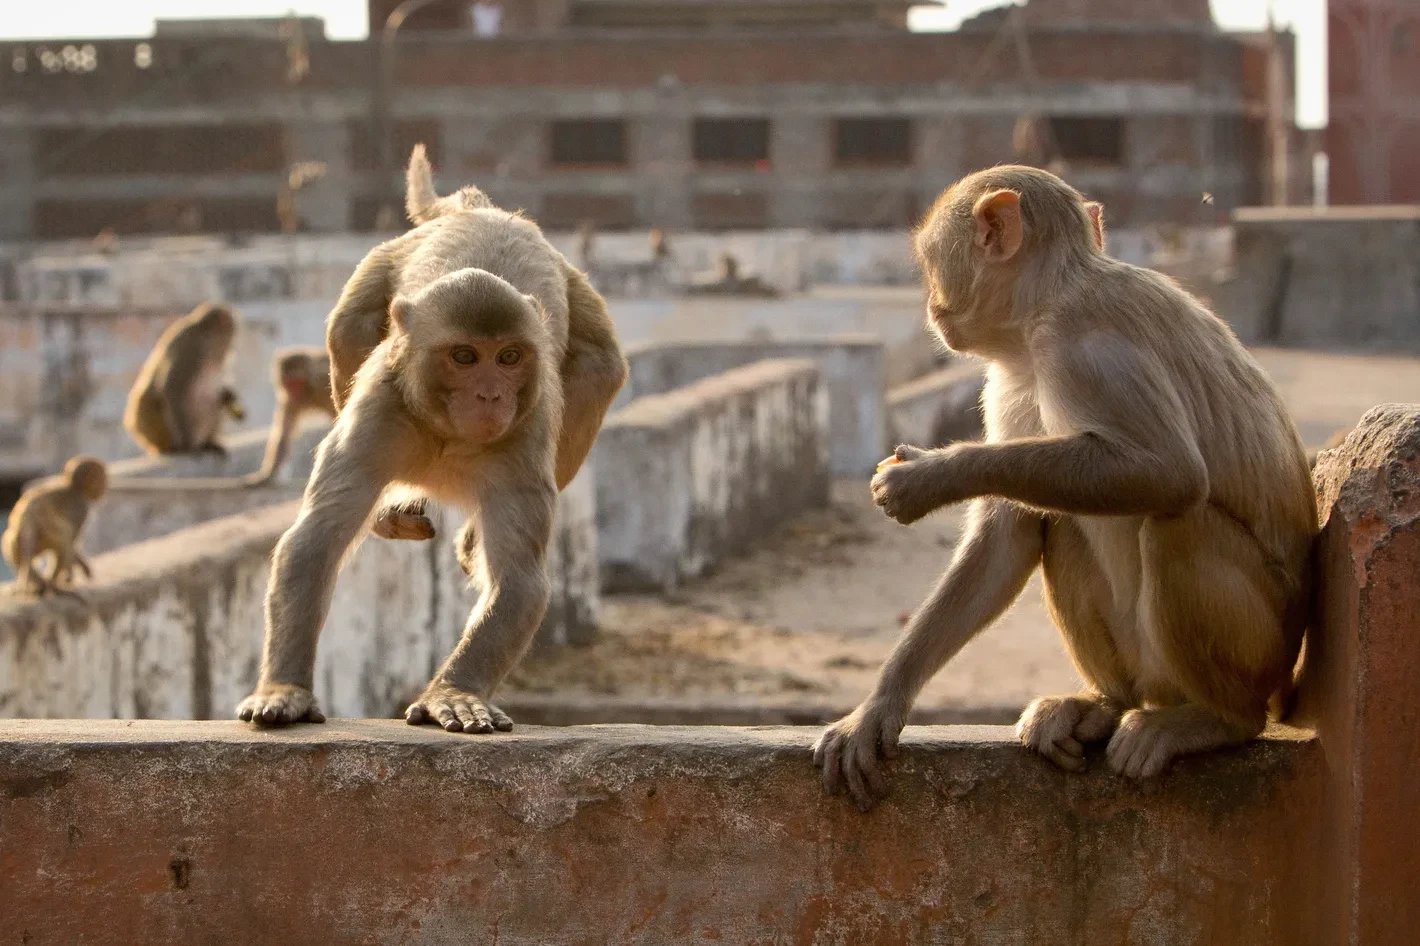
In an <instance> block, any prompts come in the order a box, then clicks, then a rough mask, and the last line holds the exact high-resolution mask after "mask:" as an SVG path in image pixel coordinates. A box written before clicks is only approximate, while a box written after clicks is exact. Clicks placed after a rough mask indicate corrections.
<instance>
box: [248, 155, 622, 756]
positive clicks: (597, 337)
mask: <svg viewBox="0 0 1420 946" xmlns="http://www.w3.org/2000/svg"><path fill="white" fill-rule="evenodd" d="M409 174H410V189H409V210H410V216H411V218H413V219H414V220H415V221H416V222H421V221H422V222H421V223H420V225H419V226H417V227H416V228H415V229H413V230H411V231H410V232H409V233H406V234H404V235H403V236H400V237H397V238H395V239H393V240H390V241H389V242H387V243H384V244H382V245H380V246H378V247H376V248H375V249H374V250H372V251H371V252H370V253H369V255H367V256H366V257H365V259H364V260H363V261H362V262H361V263H360V265H359V267H358V268H357V269H356V271H355V273H354V274H353V275H352V276H351V278H350V281H349V282H348V283H347V284H346V286H345V290H344V291H343V292H342V294H341V296H340V299H339V300H338V301H337V302H336V305H335V308H334V309H333V310H332V311H331V314H330V318H329V320H328V322H327V335H326V337H327V348H328V350H329V352H330V369H331V383H332V394H333V396H334V399H335V402H336V405H337V406H338V407H339V410H340V414H339V416H338V417H337V418H336V422H335V426H334V427H333V428H332V430H331V432H330V434H329V435H328V436H327V437H326V438H325V440H324V442H322V444H321V446H320V448H319V450H318V451H317V453H316V464H315V469H314V471H313V472H312V474H311V478H310V481H309V483H308V484H307V486H306V492H305V498H304V501H303V503H302V507H301V513H300V515H299V517H298V518H297V520H296V523H295V525H293V526H292V527H291V529H290V530H288V531H287V533H286V534H285V535H284V536H283V537H282V538H281V541H280V542H279V543H278V544H277V547H276V551H275V553H274V554H273V561H272V575H271V583H270V586H269V589H268V593H267V599H266V642H265V647H264V654H263V659H262V666H261V674H260V679H259V680H258V682H257V686H256V691H255V692H254V693H252V695H251V696H249V697H247V698H246V699H245V700H243V701H242V702H241V704H240V705H239V706H238V708H237V714H238V716H239V717H240V718H242V719H244V720H251V721H253V722H257V723H263V724H281V723H292V722H299V721H308V722H320V721H322V720H323V719H324V716H323V715H322V714H321V712H320V709H319V708H318V706H317V704H316V700H315V696H314V694H313V693H312V683H313V677H314V672H315V653H316V638H317V635H318V634H319V633H320V630H321V626H322V625H323V624H324V623H325V619H326V615H327V612H328V611H329V608H330V600H331V593H332V589H333V586H334V583H335V578H336V574H337V572H338V571H339V568H340V563H341V561H342V559H343V558H344V557H345V555H346V552H347V551H348V550H349V548H350V546H351V545H352V544H353V543H354V542H355V541H356V539H357V538H358V537H359V536H360V534H361V533H362V532H363V531H364V530H365V529H366V528H367V527H368V526H369V524H370V523H371V521H372V519H373V518H379V517H378V516H376V510H377V508H378V506H379V504H380V503H381V502H382V497H384V496H385V495H386V491H387V490H388V489H390V488H392V487H394V488H401V487H402V488H407V489H411V490H413V491H414V492H416V493H417V494H418V495H421V496H423V495H428V496H433V497H435V498H437V499H440V500H442V501H445V502H447V503H450V504H451V505H454V506H456V507H459V508H462V509H464V510H466V511H467V512H468V513H469V514H470V517H471V518H470V526H469V528H467V529H465V530H464V532H463V535H464V536H465V537H470V536H476V543H475V542H474V541H473V540H472V539H471V538H469V539H466V541H467V545H466V546H465V548H464V549H463V550H462V551H461V558H462V559H463V561H464V563H465V567H466V568H467V569H468V570H470V571H471V572H472V573H473V575H474V577H475V579H476V581H477V584H478V586H479V590H480V592H481V596H480V598H479V602H478V605H477V607H476V608H475V609H474V611H473V614H472V615H471V616H470V618H469V621H468V625H467V627H466V629H465V631H464V636H463V639H462V640H461V641H460V642H459V644H458V645H457V647H456V648H455V649H454V652H453V654H451V655H450V656H449V658H448V660H446V661H445V663H444V665H443V666H442V667H441V668H440V669H439V670H438V672H437V673H436V674H435V677H434V679H433V680H432V681H431V682H430V684H429V685H428V687H427V688H426V689H425V690H424V693H423V694H422V695H421V696H420V697H419V699H417V700H416V701H415V702H414V703H413V704H412V705H411V706H410V707H409V709H408V710H407V711H406V719H407V720H408V721H409V722H410V723H411V724H418V723H422V722H426V721H433V722H436V723H438V724H439V725H441V726H443V727H444V728H445V729H447V730H449V731H451V732H457V731H462V732H491V731H493V730H494V729H499V730H507V729H511V728H512V720H510V719H509V718H508V717H507V715H506V714H504V713H502V712H501V711H499V710H498V709H497V708H496V707H495V706H493V705H492V704H491V703H490V702H489V700H490V698H491V697H492V695H493V691H494V689H495V688H496V687H497V686H498V684H499V683H500V682H501V681H502V679H503V677H504V676H505V675H506V674H507V672H508V671H509V670H510V669H511V668H512V666H513V664H514V663H515V662H516V661H517V660H518V658H519V657H520V656H521V654H522V652H523V651H524V649H525V648H526V647H527V644H528V642H529V641H530V640H531V639H532V636H533V634H534V632H535V631H536V630H537V627H538V625H539V624H540V623H541V621H542V618H543V615H544V613H545V612H546V610H547V604H548V600H549V597H550V593H551V587H550V584H549V581H548V577H547V574H546V568H545V562H546V555H547V548H548V543H549V542H550V540H551V533H552V522H553V513H554V510H555V507H556V503H557V493H558V491H559V490H560V489H561V488H562V487H564V486H565V485H566V484H567V483H568V482H570V481H571V479H572V477H573V476H574V475H575V474H576V472H577V469H578V468H579V467H580V466H581V465H582V462H583V461H584V460H585V459H586V456H587V452H588V451H589V450H590V449H591V445H592V442H593V440H595V439H596V435H597V430H598V429H599V428H600V426H601V421H602V418H603V416H604V415H605V413H606V411H607V409H608V408H609V407H610V405H611V402H612V400H613V399H614V398H615V396H616V393H617V391H618V390H620V388H621V385H622V384H623V382H624V381H625V378H626V373H627V366H626V360H625V358H624V357H623V356H622V354H621V348H620V346H619V345H618V344H617V341H616V334H615V331H614V329H613V326H612V322H611V318H610V316H609V315H608V313H607V311H606V305H605V303H604V302H603V301H602V299H601V297H600V296H599V295H597V294H596V293H595V292H594V291H593V290H592V289H591V287H590V286H589V285H588V283H587V281H586V277H585V276H584V275H583V274H582V273H580V272H578V271H577V270H575V269H573V268H572V267H571V266H570V265H569V264H568V263H567V261H566V260H565V259H564V258H563V257H562V255H561V254H560V253H558V252H557V250H556V249H554V248H553V247H552V245H551V244H550V243H548V242H547V240H546V239H545V238H544V237H543V235H542V232H541V231H540V230H539V229H538V228H537V225H536V224H534V223H533V222H532V221H531V220H528V219H526V218H524V217H522V216H520V215H518V214H514V213H509V212H507V211H503V210H499V209H497V208H495V207H493V206H491V204H490V203H489V201H488V200H487V198H486V197H484V196H483V195H482V194H481V193H479V192H478V191H477V190H476V189H474V188H464V189H463V190H461V191H459V192H458V194H456V195H454V196H453V197H451V198H437V197H436V196H435V195H434V189H433V185H432V183H431V182H430V180H429V167H428V162H427V161H426V160H425V159H424V154H423V149H422V148H420V149H416V150H415V152H414V155H413V157H412V158H411V161H410V171H409ZM385 518H388V517H385ZM414 518H422V517H414ZM430 531H432V529H431V530H430Z"/></svg>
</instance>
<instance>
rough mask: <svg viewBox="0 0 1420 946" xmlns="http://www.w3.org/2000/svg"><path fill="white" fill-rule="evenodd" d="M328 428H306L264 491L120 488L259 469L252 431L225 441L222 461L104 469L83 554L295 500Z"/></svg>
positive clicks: (162, 460)
mask: <svg viewBox="0 0 1420 946" xmlns="http://www.w3.org/2000/svg"><path fill="white" fill-rule="evenodd" d="M329 429H330V425H329V423H328V422H327V421H325V420H323V419H313V420H312V422H310V423H308V424H306V425H305V426H304V427H303V428H302V430H301V433H300V436H299V438H298V439H297V440H296V442H295V443H294V444H292V445H291V455H290V457H289V458H288V460H287V462H286V464H285V466H284V468H283V470H282V473H283V475H282V476H280V477H278V478H277V480H276V481H274V482H272V483H271V484H269V485H266V486H258V487H234V488H229V489H203V488H197V487H191V486H188V487H184V486H178V485H174V486H172V487H170V488H167V487H165V488H158V489H155V488H153V486H152V484H151V483H149V482H144V483H142V484H141V487H142V488H125V487H124V484H123V482H122V481H123V480H124V479H141V480H145V481H150V480H153V479H171V478H174V477H182V478H187V477H235V476H241V475H242V474H244V473H250V472H253V471H255V470H257V469H259V468H260V466H261V460H262V457H263V456H264V455H265V450H266V437H267V431H266V430H265V429H262V430H251V431H245V432H243V433H240V434H237V435H236V436H234V437H232V438H230V439H229V440H228V441H227V449H228V455H227V457H226V459H225V460H224V459H222V458H220V457H216V456H211V455H208V456H201V457H197V456H173V457H143V458H140V459H134V460H121V461H119V462H118V463H112V464H110V465H109V476H110V490H109V493H108V495H107V496H105V497H104V499H103V501H102V502H100V503H99V504H98V505H96V506H95V507H94V509H93V510H92V511H91V512H90V513H89V519H88V521H87V522H86V523H85V525H84V538H83V545H84V549H85V550H86V551H87V552H88V553H89V554H90V555H98V554H102V553H104V552H111V551H113V550H115V549H119V548H122V547H123V546H125V545H132V544H133V543H135V542H142V541H145V540H147V539H152V538H157V537H158V536H161V535H167V534H169V533H171V532H176V531H177V530H179V529H186V528H187V527H189V526H195V525H197V524H199V523H203V522H210V521H211V520H213V519H221V518H222V517H224V516H234V515H237V514H238V513H243V512H248V511H250V510H253V509H262V508H265V507H267V506H275V505H279V504H280V503H284V502H288V501H290V500H292V499H299V498H300V497H301V493H302V492H303V491H304V489H305V481H306V479H307V477H309V476H310V473H311V466H312V464H313V463H314V460H315V451H316V447H318V446H320V442H321V440H322V439H323V438H324V437H325V434H326V432H327V431H328V430H329Z"/></svg>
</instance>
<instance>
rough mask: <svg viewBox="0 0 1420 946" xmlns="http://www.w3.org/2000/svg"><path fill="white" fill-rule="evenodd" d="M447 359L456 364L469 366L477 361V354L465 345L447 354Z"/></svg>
mask: <svg viewBox="0 0 1420 946" xmlns="http://www.w3.org/2000/svg"><path fill="white" fill-rule="evenodd" d="M449 357H450V358H452V359H453V360H454V361H455V362H457V363H458V364H461V365H471V364H473V363H474V362H476V361H478V352H476V351H474V350H473V349H472V348H469V347H468V346H467V345H463V346H460V347H458V348H455V349H454V350H453V351H451V352H449Z"/></svg>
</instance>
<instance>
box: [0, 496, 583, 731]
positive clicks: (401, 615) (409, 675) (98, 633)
mask: <svg viewBox="0 0 1420 946" xmlns="http://www.w3.org/2000/svg"><path fill="white" fill-rule="evenodd" d="M594 501H595V497H594V493H593V485H592V478H591V475H590V472H589V471H584V472H583V474H581V475H579V476H578V477H577V479H576V480H574V481H573V482H572V484H571V485H570V486H569V487H568V488H567V490H566V491H564V492H563V494H562V499H561V501H560V503H559V506H558V525H557V532H556V533H555V535H554V541H553V543H552V547H551V550H550V554H549V557H548V559H549V560H548V574H549V576H550V577H551V579H552V587H553V599H552V604H551V606H550V607H549V609H548V615H547V618H546V619H545V620H544V622H543V626H542V629H541V630H540V631H539V642H540V643H541V644H543V645H553V644H564V643H568V642H574V641H581V640H586V639H588V638H589V637H590V636H591V635H592V634H594V633H595V630H596V623H597V619H598V607H599V602H600V596H599V587H598V581H597V555H596V528H595V513H594V511H593V503H594ZM299 507H300V503H299V502H288V503H285V504H282V505H278V506H272V507H267V508H264V509H257V510H251V511H249V512H246V513H243V514H242V515H240V516H234V517H230V518H225V519H216V520H213V521H211V522H207V523H204V524H202V525H199V526H195V527H192V528H190V529H183V530H180V531H178V532H174V533H172V534H171V535H167V536H164V537H162V538H158V539H153V540H150V541H147V542H140V543H138V544H136V545H130V546H126V547H124V548H122V549H120V550H118V551H116V552H113V553H109V554H107V555H100V556H98V557H96V558H95V559H94V560H93V565H94V581H93V582H92V583H90V584H86V585H83V586H81V594H82V596H83V599H82V600H76V599H73V598H64V597H59V598H48V599H41V600H35V599H25V598H10V597H0V716H22V717H51V718H54V717H76V716H77V717H89V718H104V717H127V718H132V717H138V718H158V719H194V718H196V719H208V718H212V717H218V718H221V717H225V716H227V715H228V714H229V713H230V712H231V711H232V708H233V707H234V706H235V705H236V701H237V700H239V699H241V697H242V696H244V695H245V694H246V693H247V692H248V691H249V689H250V687H251V685H252V683H253V682H254V681H255V679H256V671H257V666H258V663H259V660H260V655H261V639H262V629H263V625H264V621H263V612H262V609H263V601H264V599H265V595H266V586H267V582H268V580H269V577H270V558H271V550H272V549H273V548H274V547H275V545H276V542H277V540H278V539H280V537H281V534H282V533H283V532H285V530H286V529H287V528H288V527H289V526H290V525H291V523H292V522H294V521H295V517H296V513H297V511H298V509H299ZM435 515H436V516H438V517H439V518H437V519H436V526H437V527H438V529H439V530H440V534H439V536H438V537H436V538H435V539H434V540H432V541H430V542H388V541H385V540H382V539H376V538H371V539H368V540H366V541H365V542H364V543H363V544H362V545H361V546H360V547H359V549H358V551H356V553H355V554H354V555H353V556H351V558H350V560H349V561H348V562H347V563H346V566H345V569H344V570H343V571H342V573H341V575H340V578H339V580H338V582H337V583H336V589H335V597H334V600H333V602H332V605H331V611H330V617H329V619H328V620H327V622H326V627H325V630H324V632H323V633H322V634H321V640H320V648H319V658H318V660H317V664H316V689H317V692H318V693H319V696H320V700H321V705H322V707H324V708H326V709H327V711H328V712H331V713H339V714H345V715H351V716H389V715H392V714H394V713H397V712H398V711H399V709H400V708H401V707H402V706H403V705H404V704H406V703H407V702H408V701H409V700H410V699H411V698H412V697H413V696H414V695H416V694H417V693H418V692H419V690H420V689H421V688H422V687H423V685H424V684H425V683H426V682H428V679H429V676H430V675H431V674H432V672H433V670H434V668H435V666H436V665H437V664H438V663H439V662H440V661H441V660H442V659H443V658H444V656H445V655H446V654H447V653H448V652H449V651H450V650H451V649H452V647H453V645H454V642H455V641H456V640H457V639H458V637H459V635H460V634H461V633H462V631H463V626H464V622H465V620H466V618H467V617H468V613H469V611H470V609H471V608H472V607H473V605H474V603H475V601H476V600H477V592H476V590H474V589H472V588H470V587H469V585H468V580H467V578H466V577H465V576H464V574H463V571H462V570H461V569H460V568H459V566H458V562H457V561H456V560H455V558H454V553H453V537H454V534H455V532H456V531H457V528H458V525H459V520H458V518H457V517H456V516H454V515H453V514H451V513H448V512H444V511H440V510H435Z"/></svg>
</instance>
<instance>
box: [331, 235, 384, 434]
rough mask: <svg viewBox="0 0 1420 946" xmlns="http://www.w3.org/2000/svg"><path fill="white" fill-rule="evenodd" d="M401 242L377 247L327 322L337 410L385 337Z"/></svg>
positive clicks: (349, 281) (345, 291)
mask: <svg viewBox="0 0 1420 946" xmlns="http://www.w3.org/2000/svg"><path fill="white" fill-rule="evenodd" d="M397 245H398V241H393V240H392V241H390V242H389V243H382V244H380V245H379V246H377V247H375V248H374V249H373V250H371V251H370V252H369V253H368V254H366V256H365V258H364V259H363V260H361V261H360V265H359V266H357V267H355V272H354V273H352V274H351V276H350V279H349V280H347V281H346V283H345V288H344V289H342V290H341V292H340V298H339V299H337V300H336V302H335V308H333V309H331V310H330V315H329V316H327V317H326V323H325V347H326V351H327V352H329V353H330V391H331V397H332V399H333V400H334V401H335V406H336V408H337V409H339V408H342V407H344V406H345V401H346V399H347V397H348V396H349V393H350V382H351V380H352V379H353V378H354V377H355V373H356V372H357V371H359V370H360V366H361V365H362V364H364V363H365V359H366V358H368V357H370V352H372V351H374V350H375V347H376V346H378V345H379V344H380V342H381V341H383V340H384V337H385V331H386V328H387V321H388V316H389V306H390V300H391V298H392V297H393V294H394V290H393V286H392V284H391V278H390V277H391V274H392V273H393V272H394V268H395V251H396V247H397Z"/></svg>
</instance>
